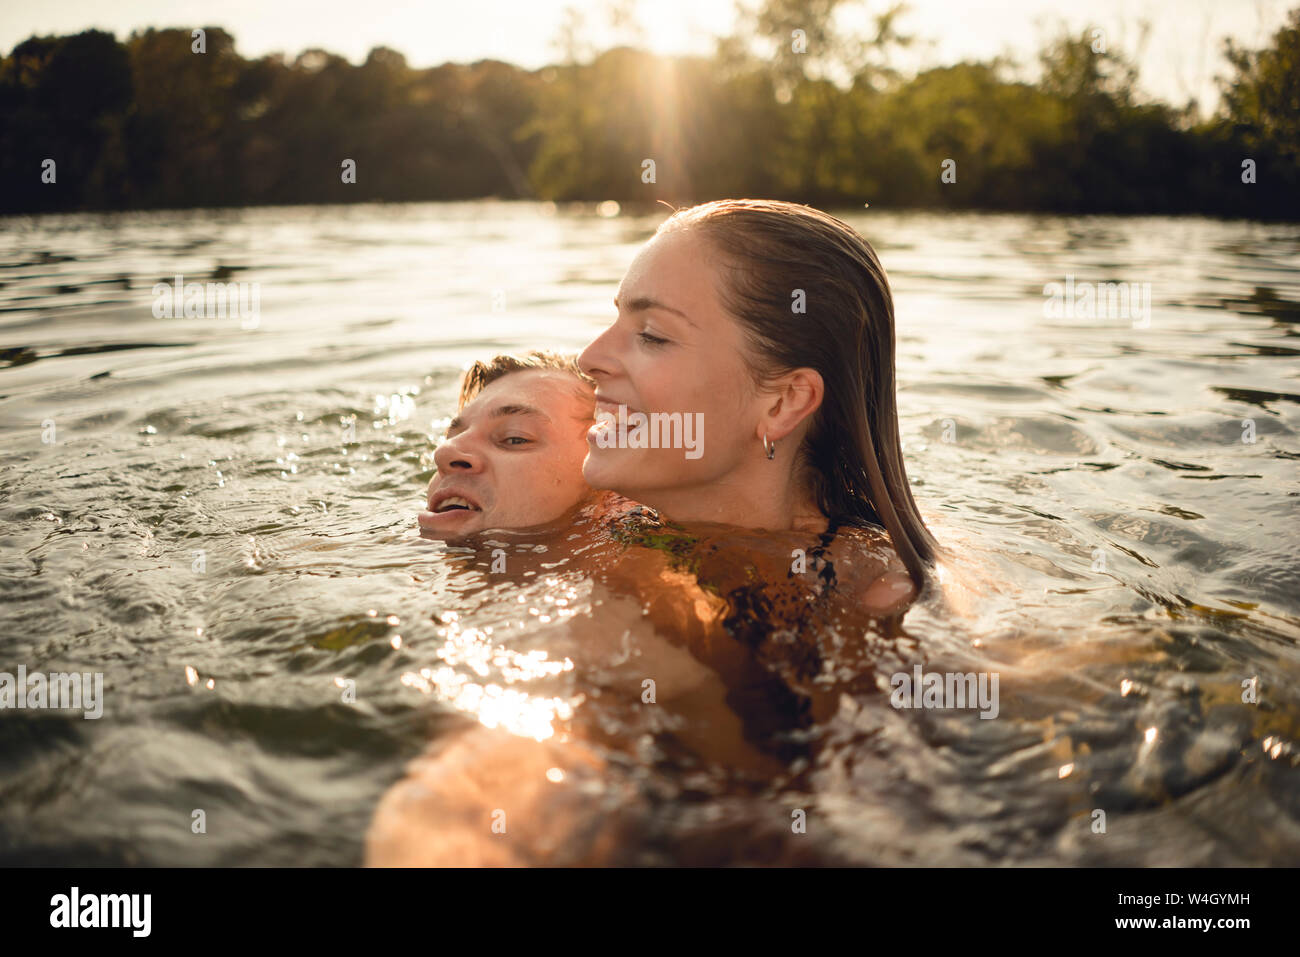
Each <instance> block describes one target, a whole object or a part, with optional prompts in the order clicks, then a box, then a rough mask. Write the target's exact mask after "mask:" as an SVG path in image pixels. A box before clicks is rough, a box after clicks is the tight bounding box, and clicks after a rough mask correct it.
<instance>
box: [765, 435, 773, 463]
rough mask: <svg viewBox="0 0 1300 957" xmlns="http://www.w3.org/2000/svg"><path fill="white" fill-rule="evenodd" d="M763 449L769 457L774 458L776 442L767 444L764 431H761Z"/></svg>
mask: <svg viewBox="0 0 1300 957" xmlns="http://www.w3.org/2000/svg"><path fill="white" fill-rule="evenodd" d="M763 451H764V452H766V453H767V457H768V458H769V459H774V458H776V443H775V442H773V443H772V444H771V445H769V444H768V442H767V433H766V432H764V433H763Z"/></svg>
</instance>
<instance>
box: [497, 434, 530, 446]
mask: <svg viewBox="0 0 1300 957" xmlns="http://www.w3.org/2000/svg"><path fill="white" fill-rule="evenodd" d="M502 441H504V442H505V444H506V445H528V444H529V443H530V442H532V441H533V440H532V439H529V438H525V437H524V436H522V435H507V436H506V437H505V439H503V440H502Z"/></svg>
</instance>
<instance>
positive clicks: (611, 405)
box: [587, 398, 637, 447]
mask: <svg viewBox="0 0 1300 957" xmlns="http://www.w3.org/2000/svg"><path fill="white" fill-rule="evenodd" d="M619 409H622V410H623V421H622V422H619ZM636 412H637V410H636V409H634V408H632V407H631V406H629V405H626V404H625V403H621V402H611V401H610V400H609V399H605V398H598V399H597V400H596V421H595V422H593V423H592V424H591V427H590V428H589V429H587V444H588V445H592V446H596V445H597V439H596V437H597V436H598V435H600V434H601V433H603V432H613V433H614V435H615V436H616V437H619V438H621V437H624V436H626V435H627V424H628V419H630V418H631V417H632V416H633V415H634V414H635V413H636ZM597 447H600V446H597Z"/></svg>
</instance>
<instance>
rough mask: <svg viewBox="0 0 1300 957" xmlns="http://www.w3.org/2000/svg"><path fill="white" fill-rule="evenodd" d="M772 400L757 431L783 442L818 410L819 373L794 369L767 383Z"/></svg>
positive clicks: (822, 387)
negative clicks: (759, 430)
mask: <svg viewBox="0 0 1300 957" xmlns="http://www.w3.org/2000/svg"><path fill="white" fill-rule="evenodd" d="M769 388H770V392H771V394H772V401H771V402H770V403H769V405H768V408H767V414H766V415H765V416H764V417H763V421H762V422H761V423H760V424H759V428H760V429H761V430H763V431H765V432H766V433H767V437H768V438H769V439H771V440H772V441H774V442H775V441H776V440H777V439H783V438H785V437H786V436H787V435H789V434H790V433H791V432H793V431H794V430H795V429H797V428H798V427H799V423H801V422H803V421H804V420H805V419H807V418H808V417H809V416H811V415H812V414H813V413H814V412H816V411H817V410H818V409H819V408H821V404H822V399H824V398H825V396H826V385H825V383H824V382H823V381H822V374H821V373H820V372H818V371H817V370H816V369H808V368H802V369H795V370H794V371H793V372H787V373H786V374H785V375H783V376H779V377H778V378H777V379H776V380H775V381H773V382H772V383H771V384H770V387H769Z"/></svg>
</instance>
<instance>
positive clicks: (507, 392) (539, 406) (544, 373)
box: [448, 369, 580, 430]
mask: <svg viewBox="0 0 1300 957" xmlns="http://www.w3.org/2000/svg"><path fill="white" fill-rule="evenodd" d="M579 385H580V383H579V380H577V379H576V378H574V377H573V376H571V375H569V374H568V373H565V372H559V371H555V370H551V369H522V370H519V371H517V372H509V373H507V374H506V375H503V376H502V377H501V378H499V379H497V380H495V381H493V382H490V383H488V384H487V385H486V386H484V387H483V391H482V392H480V393H479V394H478V395H476V396H474V398H473V399H471V400H470V401H469V402H467V403H466V404H465V408H463V409H461V411H460V414H458V415H457V416H456V417H455V418H454V419H452V420H451V424H450V425H449V426H448V429H449V430H450V429H454V428H461V427H464V425H465V424H466V423H468V422H470V421H472V420H474V419H477V418H481V417H489V418H499V417H504V416H508V415H526V416H532V417H536V418H538V419H543V420H546V421H551V420H554V419H556V418H558V417H560V416H562V415H566V414H568V413H569V406H570V405H572V404H573V403H574V402H575V401H576V398H577V397H576V395H575V394H574V390H575V388H576V387H578V386H579Z"/></svg>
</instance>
